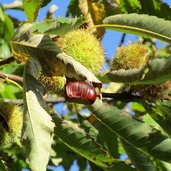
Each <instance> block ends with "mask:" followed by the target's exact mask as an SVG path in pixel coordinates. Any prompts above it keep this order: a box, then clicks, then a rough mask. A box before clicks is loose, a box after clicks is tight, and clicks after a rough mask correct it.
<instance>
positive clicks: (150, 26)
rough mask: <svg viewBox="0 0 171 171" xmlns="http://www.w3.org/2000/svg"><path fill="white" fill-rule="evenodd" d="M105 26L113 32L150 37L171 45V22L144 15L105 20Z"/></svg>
mask: <svg viewBox="0 0 171 171" xmlns="http://www.w3.org/2000/svg"><path fill="white" fill-rule="evenodd" d="M103 23H104V24H105V25H104V26H105V27H107V28H110V29H112V30H116V31H120V32H125V33H130V34H136V35H139V36H145V37H147V36H150V37H154V38H156V39H159V40H163V41H166V42H168V43H171V29H170V28H171V22H170V21H167V20H164V19H161V18H157V17H155V16H149V15H143V14H123V15H114V16H110V17H107V18H105V19H104V21H103Z"/></svg>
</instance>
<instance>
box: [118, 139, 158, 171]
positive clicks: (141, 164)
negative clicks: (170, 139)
mask: <svg viewBox="0 0 171 171" xmlns="http://www.w3.org/2000/svg"><path fill="white" fill-rule="evenodd" d="M121 142H122V145H123V146H124V149H125V150H126V152H127V154H128V156H129V158H130V159H131V161H132V162H133V164H134V165H135V167H136V169H138V170H142V171H143V170H144V171H158V169H157V168H156V166H155V165H154V163H153V162H152V160H151V159H150V156H148V155H146V154H144V153H142V151H139V150H138V149H136V148H134V147H133V146H132V145H130V144H128V143H126V142H125V141H124V140H121Z"/></svg>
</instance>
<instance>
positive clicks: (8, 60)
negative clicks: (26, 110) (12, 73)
mask: <svg viewBox="0 0 171 171" xmlns="http://www.w3.org/2000/svg"><path fill="white" fill-rule="evenodd" d="M14 60H15V58H14V57H13V56H11V57H9V58H6V59H3V60H1V61H0V66H1V65H5V64H9V63H11V62H13V61H14Z"/></svg>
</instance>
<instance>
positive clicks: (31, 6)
mask: <svg viewBox="0 0 171 171" xmlns="http://www.w3.org/2000/svg"><path fill="white" fill-rule="evenodd" d="M22 2H23V7H24V11H25V13H26V15H27V18H28V19H29V20H30V21H31V22H34V21H35V19H36V18H37V15H38V12H39V9H40V8H41V6H42V4H43V0H22Z"/></svg>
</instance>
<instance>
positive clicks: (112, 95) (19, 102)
mask: <svg viewBox="0 0 171 171" xmlns="http://www.w3.org/2000/svg"><path fill="white" fill-rule="evenodd" d="M102 97H103V98H104V99H103V100H106V98H110V99H112V101H117V100H122V101H138V100H140V99H141V97H139V96H134V95H131V94H129V93H102ZM44 100H45V102H46V103H51V104H56V103H61V102H65V101H66V100H65V98H64V97H60V98H45V99H44ZM3 101H4V102H8V103H12V104H16V105H22V104H23V99H15V100H13V99H3Z"/></svg>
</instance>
